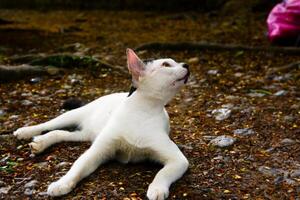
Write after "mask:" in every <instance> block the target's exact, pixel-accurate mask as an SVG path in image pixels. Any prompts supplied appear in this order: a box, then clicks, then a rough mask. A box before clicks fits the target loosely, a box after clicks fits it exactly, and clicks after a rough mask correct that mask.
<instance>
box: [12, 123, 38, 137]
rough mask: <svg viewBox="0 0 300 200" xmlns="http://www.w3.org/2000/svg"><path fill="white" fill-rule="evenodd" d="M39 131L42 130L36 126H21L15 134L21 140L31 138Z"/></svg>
mask: <svg viewBox="0 0 300 200" xmlns="http://www.w3.org/2000/svg"><path fill="white" fill-rule="evenodd" d="M39 133H40V131H39V130H38V129H37V128H36V127H34V126H28V127H23V128H19V129H18V130H16V131H15V132H14V133H13V134H14V136H16V137H17V138H18V139H19V140H21V139H30V138H32V137H33V136H35V135H38V134H39Z"/></svg>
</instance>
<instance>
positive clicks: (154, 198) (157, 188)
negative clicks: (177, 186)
mask: <svg viewBox="0 0 300 200" xmlns="http://www.w3.org/2000/svg"><path fill="white" fill-rule="evenodd" d="M168 196H169V188H167V187H165V186H164V185H157V184H150V185H149V188H148V191H147V197H148V199H149V200H164V199H166V198H167V197H168Z"/></svg>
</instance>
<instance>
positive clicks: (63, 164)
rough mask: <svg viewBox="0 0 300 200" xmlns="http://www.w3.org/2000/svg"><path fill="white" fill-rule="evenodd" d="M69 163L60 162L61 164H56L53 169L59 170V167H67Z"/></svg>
mask: <svg viewBox="0 0 300 200" xmlns="http://www.w3.org/2000/svg"><path fill="white" fill-rule="evenodd" d="M70 164H71V163H69V162H61V163H58V164H57V165H56V166H55V168H60V167H65V166H69V165H70Z"/></svg>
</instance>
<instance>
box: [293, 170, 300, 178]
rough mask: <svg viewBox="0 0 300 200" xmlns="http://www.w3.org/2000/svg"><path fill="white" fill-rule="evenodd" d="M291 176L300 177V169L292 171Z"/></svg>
mask: <svg viewBox="0 0 300 200" xmlns="http://www.w3.org/2000/svg"><path fill="white" fill-rule="evenodd" d="M291 177H292V178H299V177H300V169H297V170H294V171H293V172H292V173H291Z"/></svg>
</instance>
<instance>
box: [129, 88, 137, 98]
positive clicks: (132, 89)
mask: <svg viewBox="0 0 300 200" xmlns="http://www.w3.org/2000/svg"><path fill="white" fill-rule="evenodd" d="M135 91H136V87H134V86H131V87H130V90H129V94H128V96H127V97H129V96H130V95H132V94H133V93H134V92H135Z"/></svg>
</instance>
